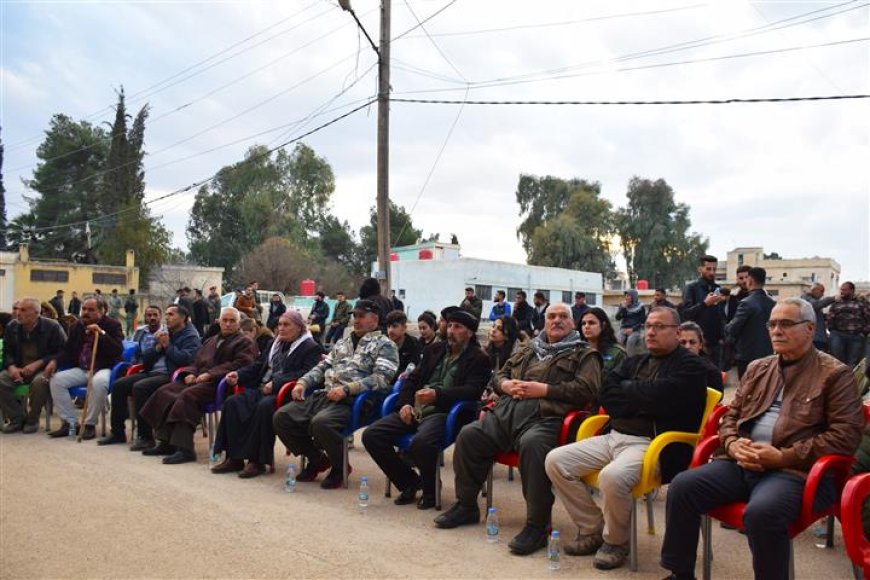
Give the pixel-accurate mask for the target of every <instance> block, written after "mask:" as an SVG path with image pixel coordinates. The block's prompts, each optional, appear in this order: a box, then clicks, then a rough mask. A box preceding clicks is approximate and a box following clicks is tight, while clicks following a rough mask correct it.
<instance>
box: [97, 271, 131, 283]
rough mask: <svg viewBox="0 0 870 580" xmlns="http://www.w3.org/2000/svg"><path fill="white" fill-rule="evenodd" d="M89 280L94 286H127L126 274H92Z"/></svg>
mask: <svg viewBox="0 0 870 580" xmlns="http://www.w3.org/2000/svg"><path fill="white" fill-rule="evenodd" d="M91 280H92V281H93V283H94V284H102V285H104V286H105V285H111V284H114V285H116V286H126V285H127V275H126V274H109V273H106V272H94V275H93V276H92V277H91Z"/></svg>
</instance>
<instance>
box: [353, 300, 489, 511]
mask: <svg viewBox="0 0 870 580" xmlns="http://www.w3.org/2000/svg"><path fill="white" fill-rule="evenodd" d="M477 326H478V320H477V319H475V318H474V316H472V315H471V314H469V313H468V312H466V311H464V310H459V309H456V310H455V311H453V312H451V313H450V314H448V316H447V340H446V342H445V341H437V342H434V343H432V344H430V345H429V346H427V347H426V348H425V350H423V358H422V360H421V362H420V365H419V366H418V367H417V368H415V369H414V371H413V372H412V373H411V374H410V375H409V376H408V378H407V379H406V380H405V382H404V384H403V385H402V389H401V390H400V391H399V396H398V399H397V400H396V406H395V409H396V412H394V413H391V414H390V415H387V416H386V417H384V418H382V419H380V420H379V421H377V422H376V423H374V424H373V425H371V426H370V427H369V428H368V429H366V431H365V433H364V434H363V444H364V445H365V447H366V449H367V450H368V452H369V455H371V456H372V459H374V460H375V462H376V463H377V464H378V466H379V467H380V468H381V470H383V472H384V473H385V474H386V475H387V477H388V478H389V479H390V481H391V482H393V484H395V486H396V487H397V488H398V489H399V490H401V493H400V494H399V496H398V497H397V498H396V499H395V500H394V503H395V504H396V505H406V504H410V503H413V502H414V501H415V500H416V495H417V491H418V490H420V489H422V490H423V495H422V497H421V498H420V500H419V501H418V502H417V508H418V509H429V508H431V507H434V506H435V477H436V463H437V461H438V454H439V453H440V452H441V442H442V441H443V439H444V427H445V425H446V424H447V413H448V412H449V411H450V408H451V407H452V406H453V404H454V403H458V402H460V401H478V400H480V395H481V394H482V393H483V389H484V387H485V386H486V383H487V381H488V380H489V375H490V363H489V357H487V356H486V353H485V352H484V351H483V349H482V348H480V343H478V342H477V337H476V336H475V333H476V332H477ZM410 433H413V434H414V439H413V440H412V442H411V445H410V447H409V448H408V452H409V453H410V455H411V457H413V459H414V463H415V464H416V466H417V468H418V469H419V470H420V473H419V474H417V472H415V471H414V470H413V469H411V467H409V466H408V465H407V464H406V463H405V462H404V461H402V458H401V457H400V456H399V454H398V453H397V452H396V450H395V448H394V445H395V444H396V442H397V441H398V440H399V439H400V438H401V437H403V436H404V435H407V434H410Z"/></svg>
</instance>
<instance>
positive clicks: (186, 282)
mask: <svg viewBox="0 0 870 580" xmlns="http://www.w3.org/2000/svg"><path fill="white" fill-rule="evenodd" d="M223 281H224V269H223V268H211V267H206V266H196V265H192V264H184V265H164V266H159V267H155V268H153V269H152V270H151V273H150V274H149V275H148V295H149V298H150V299H151V300H152V301H155V303H156V304H170V303H171V302H172V301H173V300H174V299H175V291H176V290H178V289H179V288H184V287H185V286H187V287H188V288H190V289H191V290H195V289H197V288H199V289H200V290H202V293H203V294H204V295H206V296H208V289H209V288H211V287H212V286H217V289H218V293H221V292H223Z"/></svg>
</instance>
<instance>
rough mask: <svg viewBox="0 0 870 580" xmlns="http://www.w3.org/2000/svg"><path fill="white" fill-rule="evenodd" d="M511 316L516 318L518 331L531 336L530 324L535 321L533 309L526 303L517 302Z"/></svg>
mask: <svg viewBox="0 0 870 580" xmlns="http://www.w3.org/2000/svg"><path fill="white" fill-rule="evenodd" d="M511 316H513V317H514V318H516V320H517V325H518V326H519V327H520V330H522V331H524V332H525V333H526V334H528V335H529V336H531V335H532V324H533V323H534V321H535V309H534V308H532V306H531V304H529V303H528V302H522V303H520V302H517V303H516V305H515V306H514V310H513V312H512V313H511Z"/></svg>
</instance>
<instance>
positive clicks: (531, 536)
mask: <svg viewBox="0 0 870 580" xmlns="http://www.w3.org/2000/svg"><path fill="white" fill-rule="evenodd" d="M546 545H547V528H542V527H540V526H534V525H532V524H526V527H524V528H523V529H522V530H521V531H520V533H519V534H517V535H516V536H514V539H513V540H511V541H510V542H509V543H508V548H510V550H511V552H513V553H514V554H517V555H518V556H526V555H528V554H531V553H533V552H537V551H538V550H540V549H541V548H543V547H544V546H546Z"/></svg>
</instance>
